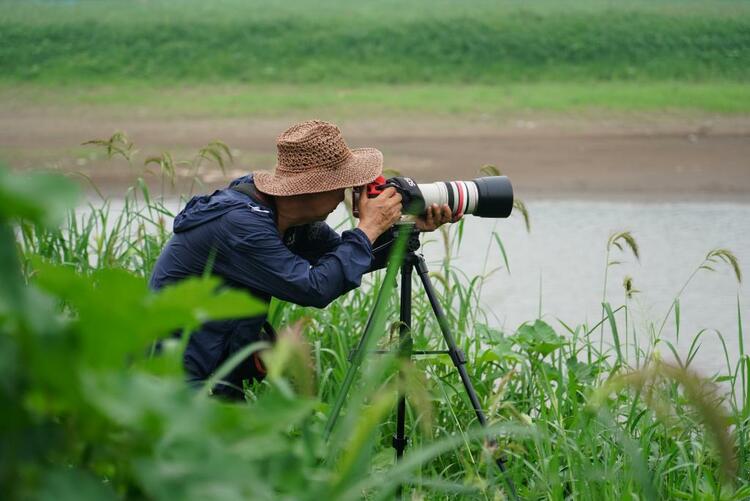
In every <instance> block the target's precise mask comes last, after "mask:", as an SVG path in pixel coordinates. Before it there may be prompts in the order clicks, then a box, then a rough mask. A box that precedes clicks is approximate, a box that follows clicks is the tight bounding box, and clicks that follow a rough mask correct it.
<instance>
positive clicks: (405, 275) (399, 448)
mask: <svg viewBox="0 0 750 501" xmlns="http://www.w3.org/2000/svg"><path fill="white" fill-rule="evenodd" d="M412 269H413V265H412V263H411V260H410V259H409V258H408V257H407V259H405V260H404V262H403V264H402V265H401V311H400V317H399V318H400V321H401V325H400V326H399V332H398V339H399V357H401V358H402V359H403V358H409V357H411V332H410V329H411V275H412ZM403 377H404V376H403V373H402V372H401V371H400V370H399V375H398V379H399V383H398V384H399V389H398V407H397V409H396V434H395V435H394V436H393V448H394V449H396V460H397V461H398V460H400V459H401V458H402V457H403V455H404V449H406V444H407V441H408V439H407V437H406V395H405V394H404V388H403ZM402 497H403V486H402V485H401V484H399V486H398V489H397V491H396V499H402Z"/></svg>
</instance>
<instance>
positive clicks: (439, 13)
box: [0, 0, 750, 85]
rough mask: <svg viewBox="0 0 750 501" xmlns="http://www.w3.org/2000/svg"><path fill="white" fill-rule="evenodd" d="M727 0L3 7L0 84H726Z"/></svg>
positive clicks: (737, 68)
mask: <svg viewBox="0 0 750 501" xmlns="http://www.w3.org/2000/svg"><path fill="white" fill-rule="evenodd" d="M748 33H750V9H748V8H747V5H746V4H745V3H743V2H739V1H724V2H713V3H712V4H711V6H710V7H708V6H707V5H705V4H702V3H700V2H680V1H674V0H667V1H662V2H654V3H653V4H651V3H647V2H637V3H632V4H631V3H628V4H627V5H624V6H622V5H620V3H610V2H590V1H583V0H579V1H572V2H549V1H546V2H540V3H539V4H538V5H536V4H535V5H533V6H528V5H527V4H526V3H521V2H515V1H506V2H499V3H496V2H489V1H482V2H478V3H475V4H472V6H471V7H467V6H464V5H457V4H455V3H452V2H445V1H444V2H441V3H440V4H435V3H433V2H426V1H424V0H411V1H410V2H406V3H405V4H404V3H402V2H393V1H390V0H389V1H385V2H380V3H368V5H361V6H357V5H348V4H342V3H341V2H334V1H328V2H323V3H322V4H319V3H318V2H315V3H311V2H305V1H301V0H296V1H292V2H284V3H283V4H278V3H274V4H268V3H266V2H248V3H240V2H237V1H227V2H210V3H206V2H202V3H197V2H192V1H189V2H164V1H162V2H149V3H148V4H147V5H146V4H138V3H134V2H112V1H104V2H75V3H73V4H66V3H62V4H60V3H57V4H50V3H33V4H29V3H28V2H4V3H3V9H2V14H0V36H2V43H1V44H0V75H2V77H1V78H2V79H3V80H5V81H37V82H45V83H49V84H59V83H64V82H69V83H78V82H98V83H116V82H118V81H120V80H146V81H154V82H160V83H165V82H180V83H200V82H227V81H229V82H252V83H296V84H302V83H311V82H321V83H328V84H341V85H353V84H373V83H381V84H404V83H453V84H457V83H460V84H483V85H493V84H496V83H499V82H529V81H579V82H589V81H612V80H627V81H634V82H640V81H663V80H685V81H694V82H695V81H707V80H718V81H725V80H729V81H735V82H744V81H746V80H747V79H748V77H750V73H749V72H750V70H749V69H748V68H750V64H748V61H750V35H748Z"/></svg>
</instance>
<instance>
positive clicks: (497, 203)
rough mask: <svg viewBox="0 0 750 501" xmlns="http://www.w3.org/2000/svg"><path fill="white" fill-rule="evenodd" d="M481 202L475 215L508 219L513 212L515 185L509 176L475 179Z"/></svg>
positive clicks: (478, 203)
mask: <svg viewBox="0 0 750 501" xmlns="http://www.w3.org/2000/svg"><path fill="white" fill-rule="evenodd" d="M474 183H475V184H476V185H477V191H478V192H479V201H478V202H477V208H476V209H475V210H474V215H475V216H479V217H508V216H510V213H511V211H512V210H513V185H511V184H510V179H508V177H507V176H488V177H479V178H476V179H474Z"/></svg>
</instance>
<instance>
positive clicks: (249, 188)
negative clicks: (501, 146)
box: [231, 183, 258, 199]
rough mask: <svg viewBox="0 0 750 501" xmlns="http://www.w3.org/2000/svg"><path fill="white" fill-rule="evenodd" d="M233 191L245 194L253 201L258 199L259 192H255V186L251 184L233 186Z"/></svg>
mask: <svg viewBox="0 0 750 501" xmlns="http://www.w3.org/2000/svg"><path fill="white" fill-rule="evenodd" d="M231 189H233V190H234V191H239V192H240V193H244V194H245V195H247V196H249V197H250V198H253V199H256V198H257V197H258V192H257V191H256V190H255V186H253V185H252V184H250V183H240V184H236V185H234V186H232V188H231Z"/></svg>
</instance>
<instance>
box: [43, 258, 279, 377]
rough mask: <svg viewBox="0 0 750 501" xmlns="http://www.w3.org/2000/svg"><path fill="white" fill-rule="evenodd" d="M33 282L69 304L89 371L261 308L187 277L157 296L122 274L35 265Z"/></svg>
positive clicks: (245, 297)
mask: <svg viewBox="0 0 750 501" xmlns="http://www.w3.org/2000/svg"><path fill="white" fill-rule="evenodd" d="M36 268H37V270H38V272H37V276H36V281H37V283H38V284H39V286H40V287H42V288H43V289H44V290H46V291H48V292H50V293H52V294H53V295H55V296H57V297H58V298H60V299H62V300H64V301H65V302H66V303H67V304H69V305H71V306H72V307H73V308H74V310H75V312H76V313H77V319H76V324H77V327H78V329H79V332H80V339H79V342H80V346H79V347H78V350H79V356H80V357H81V359H82V361H83V362H84V363H85V364H86V365H87V366H89V367H107V366H111V365H113V364H115V365H117V364H122V363H123V362H124V361H125V358H126V357H129V356H133V355H135V354H137V353H139V352H140V353H143V354H145V353H146V349H147V347H148V346H149V344H150V343H152V342H153V341H156V340H158V339H160V338H165V337H168V336H169V335H171V334H172V333H173V332H174V331H176V330H178V329H186V330H188V331H189V330H192V329H194V328H196V327H197V326H199V325H200V324H202V323H204V322H206V321H208V320H221V319H227V318H239V317H249V316H253V315H258V314H260V313H262V312H263V311H264V310H265V304H263V303H262V302H261V301H259V300H257V299H254V298H252V297H250V296H249V295H248V294H247V293H245V292H242V291H238V290H231V289H221V290H217V289H218V286H219V285H220V281H219V279H217V278H214V277H209V278H190V279H186V280H183V281H181V282H179V283H178V284H175V285H173V286H170V287H167V288H165V289H163V290H162V291H160V292H152V291H149V290H148V288H147V287H146V282H145V281H144V280H143V279H142V278H140V277H137V276H135V275H133V274H131V273H128V272H126V271H124V270H114V269H103V270H99V271H97V272H96V273H94V274H93V275H92V276H91V277H86V276H83V275H79V274H77V273H75V271H74V270H73V269H72V268H69V267H64V266H54V265H49V264H45V263H42V262H38V263H37V264H36Z"/></svg>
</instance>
